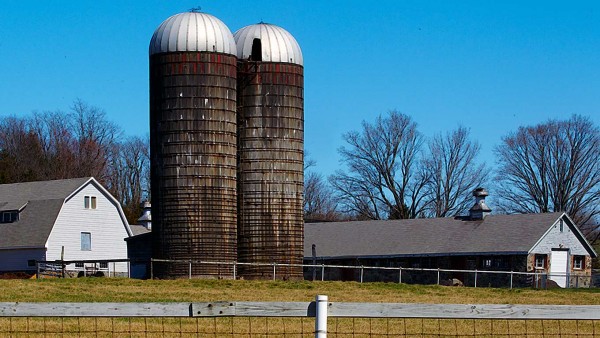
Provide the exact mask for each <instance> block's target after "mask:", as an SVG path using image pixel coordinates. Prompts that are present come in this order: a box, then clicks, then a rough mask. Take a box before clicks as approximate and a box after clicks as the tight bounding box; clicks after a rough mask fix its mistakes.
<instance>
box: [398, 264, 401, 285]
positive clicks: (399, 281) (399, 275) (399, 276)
mask: <svg viewBox="0 0 600 338" xmlns="http://www.w3.org/2000/svg"><path fill="white" fill-rule="evenodd" d="M398 270H399V271H398V283H399V284H402V267H399V268H398Z"/></svg>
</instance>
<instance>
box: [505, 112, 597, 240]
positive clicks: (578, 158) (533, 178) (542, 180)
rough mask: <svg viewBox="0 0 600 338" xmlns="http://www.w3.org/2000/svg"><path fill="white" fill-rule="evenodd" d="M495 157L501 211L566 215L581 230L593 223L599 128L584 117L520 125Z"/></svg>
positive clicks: (595, 209)
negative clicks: (562, 213)
mask: <svg viewBox="0 0 600 338" xmlns="http://www.w3.org/2000/svg"><path fill="white" fill-rule="evenodd" d="M496 154H497V156H498V163H499V168H498V174H497V180H498V181H499V182H500V184H499V187H500V190H501V195H502V197H503V201H502V207H503V208H504V209H505V210H506V211H507V212H517V213H528V212H558V211H560V212H566V213H568V214H569V215H570V216H571V217H572V218H573V219H574V220H575V222H576V223H578V224H579V225H580V226H582V228H583V229H584V230H585V229H586V228H588V227H589V224H590V223H596V222H597V217H598V216H599V215H600V161H599V160H598V159H600V130H599V129H598V127H597V126H595V125H594V124H593V123H592V121H591V120H590V119H589V118H585V117H582V116H578V115H574V116H572V117H571V118H570V119H568V120H563V121H561V120H550V121H548V122H546V123H543V124H539V125H535V126H529V127H520V128H519V130H518V131H517V132H515V133H511V134H509V135H508V136H506V137H505V138H504V139H503V141H502V144H501V145H500V146H498V147H497V148H496ZM595 228H596V226H592V227H591V229H588V231H587V232H590V233H591V232H592V231H594V230H595Z"/></svg>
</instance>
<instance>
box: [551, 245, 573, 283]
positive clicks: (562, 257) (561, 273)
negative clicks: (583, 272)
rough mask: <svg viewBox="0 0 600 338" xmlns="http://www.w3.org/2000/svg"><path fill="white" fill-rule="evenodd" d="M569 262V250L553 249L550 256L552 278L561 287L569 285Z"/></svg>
mask: <svg viewBox="0 0 600 338" xmlns="http://www.w3.org/2000/svg"><path fill="white" fill-rule="evenodd" d="M568 262H569V251H566V250H552V256H551V258H550V276H549V277H548V279H551V280H553V281H555V282H556V284H558V286H560V287H561V288H565V287H567V268H568Z"/></svg>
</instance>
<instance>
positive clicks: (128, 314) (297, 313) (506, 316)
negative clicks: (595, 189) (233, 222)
mask: <svg viewBox="0 0 600 338" xmlns="http://www.w3.org/2000/svg"><path fill="white" fill-rule="evenodd" d="M39 318H43V322H39V321H38V322H36V319H39ZM69 318H76V319H77V321H69ZM80 318H87V319H89V318H93V319H94V320H95V321H94V322H93V325H92V324H89V325H92V326H91V328H90V327H88V328H85V327H82V325H83V324H82V323H85V320H80ZM107 318H109V319H111V321H110V322H107V323H110V324H103V323H104V322H103V321H102V320H103V319H107ZM115 318H117V319H126V321H125V322H123V321H116V322H115V321H114V319H115ZM153 318H160V320H161V322H160V323H161V324H160V325H162V326H160V327H159V328H158V329H157V328H154V329H153V327H154V326H156V322H154V323H152V322H150V321H149V320H151V319H153ZM177 318H180V319H184V320H180V321H173V319H177ZM240 318H247V319H252V318H254V319H255V320H256V319H258V318H265V319H266V318H277V319H278V320H281V321H277V322H270V323H269V322H268V321H267V322H263V321H260V322H256V321H255V322H252V321H250V320H248V321H241V322H240V321H238V322H236V321H234V319H240ZM284 318H296V319H298V318H299V319H300V321H296V322H287V324H286V322H284V321H283V319H284ZM313 318H314V319H313ZM19 319H26V321H19ZM201 319H202V320H207V319H208V320H212V321H211V322H208V323H209V324H210V325H205V324H206V323H203V324H202V325H200V324H199V322H198V321H195V322H194V321H193V320H201ZM307 319H310V320H311V321H314V326H312V325H310V326H312V327H313V328H314V329H308V328H307V323H308V322H307V321H306V320H307ZM57 320H58V322H57ZM189 320H192V321H189ZM219 320H225V322H219ZM393 320H399V321H397V322H393ZM534 321H537V322H536V323H534V324H532V322H534ZM264 323H266V330H267V331H269V332H271V333H269V332H263V330H265V324H264ZM540 323H541V325H540ZM242 324H243V325H245V326H250V329H248V328H247V327H246V328H240V327H239V326H240V325H242ZM328 324H329V326H328ZM119 325H121V326H123V325H125V326H123V327H124V328H119ZM252 325H254V328H253V329H252ZM269 325H270V328H269ZM286 325H287V328H286ZM107 326H110V327H112V329H107ZM261 326H262V327H261ZM494 327H495V328H494ZM149 328H150V331H148V329H149ZM201 328H202V329H203V330H207V331H199V330H200V329H201ZM282 328H283V329H282ZM48 329H49V330H48ZM104 330H107V331H104ZM253 330H254V331H253ZM286 330H287V331H286ZM98 331H100V332H104V333H109V334H110V335H112V336H120V335H124V336H125V335H126V336H136V335H144V336H147V335H148V332H151V333H154V334H157V335H167V336H168V335H170V334H173V335H190V336H203V335H213V334H214V336H223V335H226V336H248V335H249V336H252V335H253V332H254V334H257V335H259V336H262V335H263V334H267V335H276V336H307V335H314V337H319V338H325V337H327V336H328V334H331V336H334V337H336V336H345V335H348V334H352V335H354V334H360V335H364V336H404V337H408V336H412V335H413V334H414V335H421V336H422V335H425V336H428V335H430V334H432V335H437V336H449V337H460V336H464V335H468V336H476V337H477V336H481V337H486V336H495V335H502V336H515V337H517V336H523V335H527V336H540V337H554V336H561V337H571V336H572V337H581V336H587V337H595V336H597V335H600V305H511V304H404V303H346V302H329V301H328V298H327V296H323V295H318V296H317V297H316V300H315V301H313V302H237V301H231V302H229V301H224V302H208V303H204V302H203V303H199V302H198V303H197V302H189V303H188V302H186V303H20V302H19V303H0V335H3V336H4V335H20V334H32V333H33V334H38V335H39V334H41V333H47V332H50V333H61V334H62V333H73V334H78V335H80V336H85V335H86V334H93V333H97V332H98ZM272 332H276V333H272ZM436 332H437V333H436ZM279 333H281V335H280V334H279ZM467 333H468V334H467Z"/></svg>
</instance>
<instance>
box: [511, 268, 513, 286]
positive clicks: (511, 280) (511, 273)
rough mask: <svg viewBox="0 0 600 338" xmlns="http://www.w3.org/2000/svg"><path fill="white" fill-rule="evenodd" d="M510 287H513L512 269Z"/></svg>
mask: <svg viewBox="0 0 600 338" xmlns="http://www.w3.org/2000/svg"><path fill="white" fill-rule="evenodd" d="M510 288H511V289H512V288H513V272H512V270H511V271H510Z"/></svg>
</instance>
